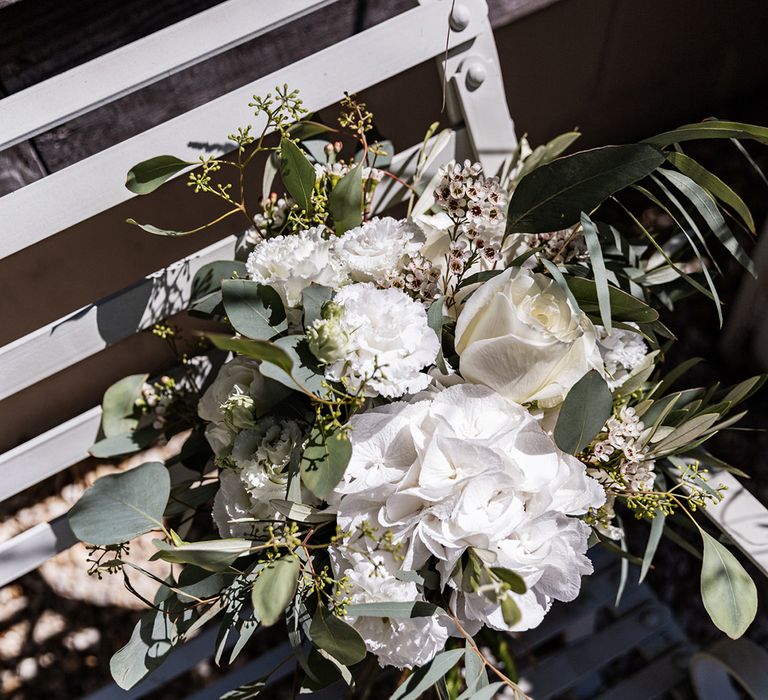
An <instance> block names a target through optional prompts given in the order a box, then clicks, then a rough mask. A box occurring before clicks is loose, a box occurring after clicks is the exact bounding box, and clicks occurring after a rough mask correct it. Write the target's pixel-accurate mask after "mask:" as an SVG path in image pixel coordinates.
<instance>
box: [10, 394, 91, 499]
mask: <svg viewBox="0 0 768 700" xmlns="http://www.w3.org/2000/svg"><path fill="white" fill-rule="evenodd" d="M100 421H101V407H100V406H94V407H93V408H91V409H89V410H88V411H86V412H85V413H81V414H80V415H79V416H75V417H74V418H71V419H70V420H68V421H66V422H65V423H61V424H60V425H57V426H56V427H55V428H52V429H51V430H48V431H47V432H45V433H42V434H41V435H38V436H37V437H35V438H32V440H28V441H27V442H25V443H23V444H21V445H19V446H18V447H15V448H13V449H12V450H8V451H7V452H4V453H3V454H1V455H0V502H2V501H4V500H5V499H6V498H10V497H11V496H13V495H15V494H17V493H20V492H21V491H23V490H24V489H26V488H29V487H30V486H33V485H34V484H37V483H39V482H40V481H43V480H44V479H47V478H48V477H49V476H53V475H54V474H57V473H58V472H60V471H61V470H62V469H66V468H67V467H70V466H72V465H73V464H77V463H78V462H80V461H81V460H83V459H85V458H86V457H87V456H88V448H89V447H90V446H91V445H92V444H93V442H94V439H95V438H96V435H97V433H98V430H99V422H100Z"/></svg>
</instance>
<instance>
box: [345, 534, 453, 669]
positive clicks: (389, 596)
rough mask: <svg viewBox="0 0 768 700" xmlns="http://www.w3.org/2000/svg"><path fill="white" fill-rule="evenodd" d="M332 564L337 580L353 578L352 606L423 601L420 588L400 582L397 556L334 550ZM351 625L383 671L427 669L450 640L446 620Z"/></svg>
mask: <svg viewBox="0 0 768 700" xmlns="http://www.w3.org/2000/svg"><path fill="white" fill-rule="evenodd" d="M331 563H332V566H333V570H334V575H335V576H336V577H337V578H342V577H344V576H346V577H347V582H348V588H347V589H346V592H345V597H347V598H348V599H349V602H350V603H352V604H361V603H390V602H392V603H405V602H412V601H423V599H424V598H423V596H422V595H421V594H420V593H419V591H418V589H417V587H416V584H415V583H407V582H405V581H399V580H398V579H396V578H395V573H397V570H398V568H399V567H398V566H397V564H396V562H395V561H394V558H393V557H392V556H391V555H388V554H386V553H381V552H377V553H376V554H371V555H369V556H363V555H362V554H359V553H356V552H352V551H349V550H344V552H343V553H342V550H340V549H335V548H332V549H331ZM346 619H347V622H349V623H350V624H351V625H352V627H354V628H355V629H356V630H357V632H358V633H359V634H360V636H361V637H362V638H363V640H364V641H365V645H366V647H367V648H368V651H370V652H372V653H373V654H375V655H376V656H377V658H378V660H379V664H380V665H381V666H396V667H397V668H412V667H413V666H423V665H424V664H426V663H427V662H429V661H431V660H432V658H433V657H434V656H435V654H437V653H438V652H439V651H440V650H441V649H442V648H443V647H444V646H445V642H446V640H447V639H448V628H447V626H446V625H447V621H446V619H445V617H444V616H443V617H438V616H437V615H432V616H431V617H414V618H401V617H351V616H348V617H347V618H346Z"/></svg>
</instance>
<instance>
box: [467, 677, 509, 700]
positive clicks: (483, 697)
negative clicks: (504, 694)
mask: <svg viewBox="0 0 768 700" xmlns="http://www.w3.org/2000/svg"><path fill="white" fill-rule="evenodd" d="M503 687H504V683H502V682H501V681H496V682H495V683H491V684H489V685H486V686H483V687H482V688H480V690H476V691H474V692H472V693H470V692H469V691H466V692H464V693H462V694H461V695H459V697H457V698H456V700H493V698H495V697H496V694H497V693H498V692H499V691H500V690H501V689H502V688H503Z"/></svg>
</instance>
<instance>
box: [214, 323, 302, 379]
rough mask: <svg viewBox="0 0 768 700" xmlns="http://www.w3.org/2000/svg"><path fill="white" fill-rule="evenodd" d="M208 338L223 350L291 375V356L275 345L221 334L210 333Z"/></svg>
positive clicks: (265, 341) (264, 341)
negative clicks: (265, 363) (274, 367)
mask: <svg viewBox="0 0 768 700" xmlns="http://www.w3.org/2000/svg"><path fill="white" fill-rule="evenodd" d="M207 337H208V338H210V340H211V342H212V343H213V344H214V345H215V346H216V347H217V348H220V349H221V350H229V351H230V352H236V353H238V354H239V355H245V356H246V357H252V358H253V359H255V360H262V361H263V362H268V363H270V364H273V365H275V366H276V367H279V368H280V369H282V370H283V371H284V372H286V373H287V374H289V375H290V373H291V370H292V369H293V361H292V360H291V357H290V355H289V354H288V353H287V352H286V351H285V350H283V348H281V347H280V346H278V345H276V344H275V343H271V342H269V341H267V340H252V339H250V338H231V337H230V336H228V335H223V334H221V333H208V334H207Z"/></svg>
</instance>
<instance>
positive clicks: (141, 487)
mask: <svg viewBox="0 0 768 700" xmlns="http://www.w3.org/2000/svg"><path fill="white" fill-rule="evenodd" d="M170 493H171V478H170V476H169V475H168V469H166V467H165V465H164V464H161V463H160V462H147V463H146V464H142V465H141V466H139V467H136V468H135V469H131V470H129V471H126V472H122V473H119V474H109V475H107V476H103V477H101V479H98V480H97V481H96V482H95V483H94V485H93V486H91V488H89V489H88V490H87V491H86V492H85V494H83V497H82V498H81V499H80V500H79V501H78V502H77V503H76V504H75V505H74V506H73V507H72V510H70V511H69V524H70V526H71V527H72V531H73V532H74V533H75V536H76V537H77V538H78V539H79V540H82V541H83V542H88V543H90V544H96V545H112V544H118V543H120V542H127V541H128V540H131V539H133V538H134V537H138V536H139V535H142V534H144V533H145V532H149V531H151V530H156V529H158V528H162V522H161V521H162V517H163V512H164V511H165V506H166V504H167V503H168V497H169V495H170Z"/></svg>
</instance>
